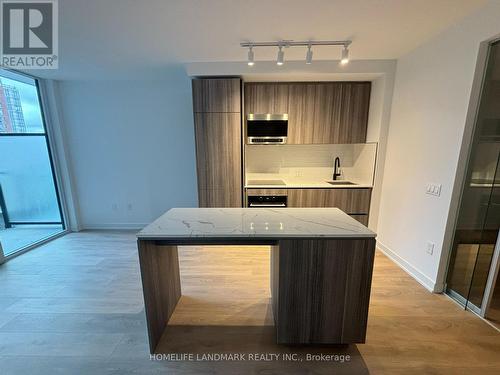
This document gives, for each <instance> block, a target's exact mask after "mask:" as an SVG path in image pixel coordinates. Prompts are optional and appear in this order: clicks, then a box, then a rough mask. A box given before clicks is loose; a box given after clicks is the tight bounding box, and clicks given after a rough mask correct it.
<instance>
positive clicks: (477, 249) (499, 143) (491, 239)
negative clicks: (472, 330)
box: [447, 42, 500, 313]
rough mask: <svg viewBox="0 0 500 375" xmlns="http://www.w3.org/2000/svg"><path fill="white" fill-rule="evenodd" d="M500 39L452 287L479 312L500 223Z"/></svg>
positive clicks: (491, 62) (491, 61)
mask: <svg viewBox="0 0 500 375" xmlns="http://www.w3.org/2000/svg"><path fill="white" fill-rule="evenodd" d="M499 188H500V42H497V43H494V44H492V45H491V46H490V51H489V57H488V65H487V69H486V75H485V80H484V84H483V89H482V94H481V99H480V106H479V112H478V116H477V120H476V125H475V130H474V137H473V141H472V147H471V153H470V156H469V161H468V165H467V172H466V179H465V185H464V188H463V192H462V198H461V202H460V208H459V212H458V218H457V224H456V228H455V233H454V239H453V248H452V255H451V259H450V264H449V268H448V274H447V292H448V293H449V294H450V295H451V296H452V297H454V298H455V299H456V300H457V301H458V302H460V303H461V304H463V305H464V306H465V307H469V308H471V309H472V310H474V311H476V312H478V313H479V312H480V310H481V305H482V300H483V296H484V291H485V288H486V282H487V279H488V274H489V270H490V266H491V262H492V259H493V253H494V249H495V244H496V242H497V237H498V231H499V228H500V189H499Z"/></svg>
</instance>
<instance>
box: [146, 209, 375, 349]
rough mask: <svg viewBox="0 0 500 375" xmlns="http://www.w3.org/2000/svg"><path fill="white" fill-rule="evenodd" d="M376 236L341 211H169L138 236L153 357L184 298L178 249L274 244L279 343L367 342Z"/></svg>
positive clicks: (273, 284)
mask: <svg viewBox="0 0 500 375" xmlns="http://www.w3.org/2000/svg"><path fill="white" fill-rule="evenodd" d="M375 236H376V235H375V233H373V232H372V231H370V230H369V229H368V228H366V227H365V226H364V225H362V224H360V223H359V222H357V221H356V220H354V219H353V218H351V217H349V216H348V215H347V214H345V213H344V212H342V211H341V210H339V209H337V208H281V209H269V208H174V209H171V210H169V211H168V212H166V213H165V214H164V215H162V216H161V217H159V218H158V219H157V220H155V221H154V222H153V223H151V224H149V225H148V226H146V227H145V228H144V229H143V230H142V231H140V232H139V233H138V235H137V238H138V249H139V262H140V268H141V277H142V285H143V293H144V302H145V309H146V319H147V326H148V334H149V347H150V352H151V353H154V352H155V350H156V347H157V345H158V342H159V340H160V338H161V336H162V334H163V331H164V330H165V328H166V326H167V323H168V320H169V319H170V316H171V315H172V313H173V311H174V309H175V306H176V305H177V302H178V301H179V299H180V297H181V279H180V273H179V259H178V252H177V246H179V245H269V246H271V275H270V276H271V277H270V280H271V285H270V288H271V296H272V298H271V299H272V300H271V304H272V310H273V316H274V322H275V326H276V340H277V342H278V343H279V344H351V343H363V342H364V341H365V337H366V326H367V319H368V305H369V299H370V288H371V278H372V271H373V260H374V253H375ZM244 251H245V248H244V247H242V254H241V256H245V254H244Z"/></svg>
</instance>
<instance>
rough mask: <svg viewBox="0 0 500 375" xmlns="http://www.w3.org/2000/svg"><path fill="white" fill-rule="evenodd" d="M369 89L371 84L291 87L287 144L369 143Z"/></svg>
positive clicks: (323, 83) (297, 85)
mask: <svg viewBox="0 0 500 375" xmlns="http://www.w3.org/2000/svg"><path fill="white" fill-rule="evenodd" d="M370 89H371V84H370V82H316V83H292V84H290V86H289V96H288V108H289V113H288V140H287V143H289V144H306V143H315V144H320V143H328V144H330V143H364V142H366V131H367V125H368V110H369V105H370Z"/></svg>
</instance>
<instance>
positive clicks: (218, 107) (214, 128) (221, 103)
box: [193, 78, 242, 207]
mask: <svg viewBox="0 0 500 375" xmlns="http://www.w3.org/2000/svg"><path fill="white" fill-rule="evenodd" d="M240 90H241V81H240V80H239V79H233V78H228V79H220V78H216V79H212V78H203V79H194V80H193V107H194V130H195V138H196V169H197V174H198V202H199V206H200V207H241V205H242V181H241V176H242V175H241V104H240V103H241V94H240Z"/></svg>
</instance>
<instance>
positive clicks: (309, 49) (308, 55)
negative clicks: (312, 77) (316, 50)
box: [306, 44, 313, 64]
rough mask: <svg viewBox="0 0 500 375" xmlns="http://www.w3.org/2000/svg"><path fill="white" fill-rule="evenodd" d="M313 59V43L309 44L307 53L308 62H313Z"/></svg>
mask: <svg viewBox="0 0 500 375" xmlns="http://www.w3.org/2000/svg"><path fill="white" fill-rule="evenodd" d="M312 59H313V51H312V50H311V45H310V44H309V45H308V46H307V53H306V64H311V63H312Z"/></svg>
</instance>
